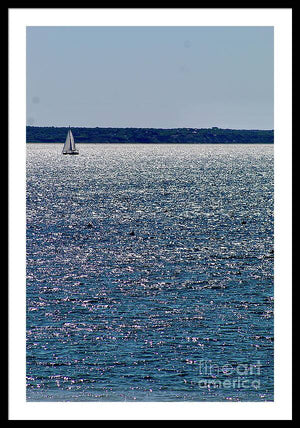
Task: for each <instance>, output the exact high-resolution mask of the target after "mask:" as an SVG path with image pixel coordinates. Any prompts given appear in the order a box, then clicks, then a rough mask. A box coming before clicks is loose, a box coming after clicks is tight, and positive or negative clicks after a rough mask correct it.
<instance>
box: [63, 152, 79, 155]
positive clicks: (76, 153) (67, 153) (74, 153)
mask: <svg viewBox="0 0 300 428" xmlns="http://www.w3.org/2000/svg"><path fill="white" fill-rule="evenodd" d="M63 155H79V152H63Z"/></svg>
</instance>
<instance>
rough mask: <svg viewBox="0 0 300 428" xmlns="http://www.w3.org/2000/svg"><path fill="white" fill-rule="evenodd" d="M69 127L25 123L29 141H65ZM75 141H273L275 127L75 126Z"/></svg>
mask: <svg viewBox="0 0 300 428" xmlns="http://www.w3.org/2000/svg"><path fill="white" fill-rule="evenodd" d="M67 131H68V128H63V127H62V128H56V127H37V126H27V127H26V141H27V143H63V142H64V141H65V138H66V135H67ZM72 132H73V135H74V138H75V141H76V143H195V144H199V143H200V144H201V143H206V144H207V143H215V144H218V143H228V144H229V143H238V144H243V143H245V144H247V143H248V144H249V143H252V144H266V143H268V144H270V143H274V131H273V130H246V129H221V128H216V127H213V128H202V129H196V128H177V129H157V128H72Z"/></svg>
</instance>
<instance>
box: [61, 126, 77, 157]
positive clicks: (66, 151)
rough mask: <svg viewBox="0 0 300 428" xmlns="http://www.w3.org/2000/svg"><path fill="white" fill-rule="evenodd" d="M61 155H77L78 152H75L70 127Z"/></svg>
mask: <svg viewBox="0 0 300 428" xmlns="http://www.w3.org/2000/svg"><path fill="white" fill-rule="evenodd" d="M62 153H63V155H79V150H76V147H75V141H74V137H73V134H72V131H71V128H70V127H69V130H68V134H67V138H66V141H65V145H64V148H63V151H62Z"/></svg>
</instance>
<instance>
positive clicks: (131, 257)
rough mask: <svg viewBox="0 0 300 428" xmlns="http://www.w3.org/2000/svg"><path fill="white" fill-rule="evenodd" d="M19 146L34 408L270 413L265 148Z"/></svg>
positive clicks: (269, 165)
mask: <svg viewBox="0 0 300 428" xmlns="http://www.w3.org/2000/svg"><path fill="white" fill-rule="evenodd" d="M78 148H79V150H80V154H79V156H63V155H62V154H61V151H62V145H60V144H27V359H26V363H27V373H26V374H27V400H28V401H272V400H273V399H274V396H273V386H274V385H273V374H274V371H273V345H274V341H273V338H274V335H273V321H274V320H273V303H274V302H273V256H274V254H273V145H252V144H251V145H250V144H249V145H247V144H246V145H237V144H236V145H216V144H213V145H188V144H183V145H179V144H177V145H176V144H162V145H155V144H128V145H122V144H80V145H78Z"/></svg>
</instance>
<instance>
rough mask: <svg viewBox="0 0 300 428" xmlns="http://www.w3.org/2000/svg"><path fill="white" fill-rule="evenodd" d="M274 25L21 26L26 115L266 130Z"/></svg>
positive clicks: (54, 122) (32, 120)
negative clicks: (24, 47)
mask: <svg viewBox="0 0 300 428" xmlns="http://www.w3.org/2000/svg"><path fill="white" fill-rule="evenodd" d="M273 61H274V52H273V27H27V124H28V125H35V126H68V125H70V126H72V127H75V126H84V127H96V126H98V127H150V128H190V127H191V128H207V127H212V126H218V127H220V128H234V129H273V127H274V122H273V107H274V106H273V92H274V87H273V86H274V79H273V71H274V70H273Z"/></svg>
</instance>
